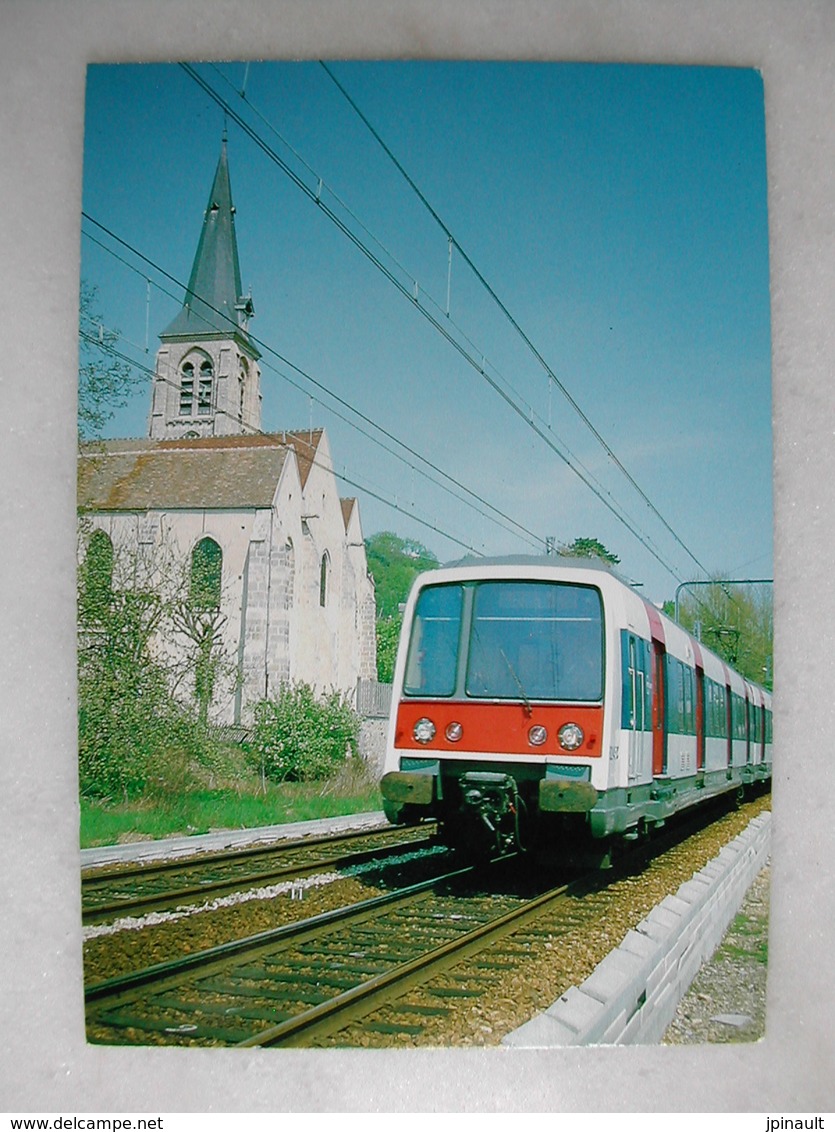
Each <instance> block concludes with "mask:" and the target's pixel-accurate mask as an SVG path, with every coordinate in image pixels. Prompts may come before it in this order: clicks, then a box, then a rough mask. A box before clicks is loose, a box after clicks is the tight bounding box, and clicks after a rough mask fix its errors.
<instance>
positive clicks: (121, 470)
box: [78, 430, 322, 511]
mask: <svg viewBox="0 0 835 1132" xmlns="http://www.w3.org/2000/svg"><path fill="white" fill-rule="evenodd" d="M321 436H322V433H321V430H319V431H314V432H312V433H309V432H280V433H267V434H260V433H259V434H257V435H254V436H213V437H206V438H202V439H194V440H160V441H153V440H107V441H101V442H94V443H92V444H87V445H84V446H83V448H82V450H81V453H80V456H79V461H78V506H79V508H80V509H81V510H83V511H144V510H148V509H154V510H157V509H159V510H164V509H172V510H174V509H192V508H209V509H213V508H230V509H237V508H244V507H246V508H248V507H269V506H270V505H271V504H272V501H273V497H274V495H275V489H276V486H277V484H278V480H279V477H280V476H281V471H282V468H283V467H284V461H285V459H286V458H287V453H288V451H289V450H290V449H291V448H292V449H293V450H294V451H295V453H296V458H297V461H298V465H299V474H300V477H301V481H302V486H304V484H305V482H306V481H307V477H308V474H309V472H310V468H311V465H312V463H313V460H314V459H315V456H316V449H317V447H318V445H319V441H320V439H321Z"/></svg>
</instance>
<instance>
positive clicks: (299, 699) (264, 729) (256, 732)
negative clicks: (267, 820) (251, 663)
mask: <svg viewBox="0 0 835 1132" xmlns="http://www.w3.org/2000/svg"><path fill="white" fill-rule="evenodd" d="M358 743H359V717H358V716H357V713H356V712H355V711H354V710H353V708H352V707H351V705H350V704H349V703H348V700H347V698H346V697H345V696H344V695H343V694H342V693H340V692H337V691H332V692H329V693H328V694H327V695H325V696H323V697H322V698H321V699H317V697H316V693H315V692H314V690H313V688H311V686H310V685H309V684H304V683H301V682H298V683H294V684H283V685H282V687H281V690H280V692H279V694H278V696H277V698H275V699H269V700H261V701H260V702H259V703H257V704H256V705H255V726H254V728H253V732H252V738H251V740H250V741H249V742H248V744H247V747H248V750H249V752H250V755H251V757H252V759H253V762H254V763H256V764H257V766H258V768H259V769H260V771H261V773H262V774H263V776H264V777H266V778H269V779H271V780H272V781H274V782H287V781H289V782H308V781H311V780H315V779H324V778H329V777H330V776H331V775H332V774H333V773H334V772H335V771H337V770H338V769H339V768H340V767H341V766H342V765H343V764H344V762H345V760H346V758H350V757H352V756H355V755H356V754H357V752H358Z"/></svg>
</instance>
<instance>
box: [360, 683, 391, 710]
mask: <svg viewBox="0 0 835 1132" xmlns="http://www.w3.org/2000/svg"><path fill="white" fill-rule="evenodd" d="M390 707H391V684H381V683H380V682H379V680H363V679H362V678H360V679H359V680H357V714H358V715H359V716H361V717H362V718H363V719H387V718H388V714H389V708H390Z"/></svg>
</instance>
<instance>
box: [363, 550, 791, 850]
mask: <svg viewBox="0 0 835 1132" xmlns="http://www.w3.org/2000/svg"><path fill="white" fill-rule="evenodd" d="M771 767H772V698H771V694H770V693H769V692H768V691H767V690H766V689H765V688H764V687H762V686H760V685H758V684H755V683H753V682H752V681H750V680H748V679H746V678H745V677H743V676H742V675H740V674H739V673H738V672H736V671H734V670H733V669H732V668H731V667H729V665H728V664H727V663H726V662H725V661H724V660H723V659H722V658H721V657H719V656H717V655H716V654H715V653H714V652H712V651H710V650H709V649H707V648H706V647H705V646H704V645H703V644H702V643H701V642H700V641H698V640H697V639H696V638H695V637H693V636H692V635H690V634H689V633H687V632H686V631H685V630H684V629H683V628H682V627H681V626H680V625H678V624H676V623H675V622H674V621H672V620H671V619H670V618H668V617H666V616H665V615H664V614H663V613H662V612H660V611H659V609H657V608H656V606H654V605H653V604H652V603H651V602H649V601H647V600H646V599H645V598H644V597H643V596H642V595H641V594H640V593H639V592H638V591H637V590H636V589H634V588H633V587H632V586H630V585H628V584H627V583H626V582H625V581H623V580H622V579H621V578H620V577H619V576H618V575H617V574H616V573H615V572H614V571H613V570H612V569H610V568H609V567H608V566H607V565H606V564H605V563H603V562H602V561H598V560H595V559H576V558H574V559H566V558H560V557H557V556H553V555H550V556H543V557H533V556H517V557H512V558H493V559H486V558H474V559H463V560H461V561H460V562H457V563H453V564H451V565H450V566H445V567H441V568H439V569H436V570H431V571H428V572H426V573H423V574H421V575H419V576H418V577H417V579H416V580H415V582H414V584H413V586H412V590H411V592H410V595H409V598H408V601H407V603H406V607H405V610H404V615H403V626H402V630H401V635H400V642H399V646H398V653H397V659H396V662H395V672H394V682H393V688H392V706H391V714H390V718H389V727H388V738H387V745H386V755H385V764H384V767H383V775H382V778H381V782H380V788H381V793H382V796H383V806H384V810H385V814H386V816H387V818H388V820H389V821H390V822H391V823H392V824H394V825H403V824H416V823H420V822H423V821H426V820H430V819H434V820H435V821H436V822H437V823H438V831H439V836H440V838H441V839H442V840H443V841H444V842H445V843H447V844H448V845H450V846H452V847H455V848H458V849H467V850H473V851H478V852H486V853H499V854H500V853H505V852H512V851H519V850H522V851H530V850H536V849H553V850H556V851H558V852H563V853H565V854H570V852H571V851H572V850H575V849H579V848H581V847H582V848H585V849H586V850H588V849H589V848H595V849H598V850H599V851H600V854H601V859H603V858H604V857H605V856H606V854H607V853H609V851H610V848H611V847H612V846H613V845H615V844H620V845H622V844H623V843H625V842H628V841H633V840H637V839H641V838H644V837H646V836H649V835H650V834H651V833H652V832H653V831H655V830H657V829H660V828H661V827H663V826H664V825H665V823H667V822H668V820H669V819H670V818H671V817H672V816H673V815H675V814H677V813H679V812H681V811H683V810H686V809H690V808H691V807H694V806H699V805H702V804H704V803H706V802H708V800H710V799H718V798H719V796H721V795H727V796H729V797H728V800H729V801H732V802H735V801H737V800H739V799H741V798H742V796H743V795H744V793H746V792H749V791H754V790H756V789H758V788H763V789H767V788H768V786H769V784H770V779H771Z"/></svg>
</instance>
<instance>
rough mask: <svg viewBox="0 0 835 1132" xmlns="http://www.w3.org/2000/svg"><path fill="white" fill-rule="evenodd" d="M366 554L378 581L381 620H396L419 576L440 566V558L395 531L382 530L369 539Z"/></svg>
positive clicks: (372, 573) (376, 583) (376, 581)
mask: <svg viewBox="0 0 835 1132" xmlns="http://www.w3.org/2000/svg"><path fill="white" fill-rule="evenodd" d="M365 554H366V559H367V561H368V570H369V573H370V574H371V576H372V577H373V579H374V586H375V591H376V598H377V617H378V618H380V617H396V616H397V615H398V612H399V609H400V606H401V604H402V603H403V602H405V600H406V598H407V597H408V596H409V590H410V589H411V586H412V582H413V581H414V580H415V578H416V577H417V576H418V574H422V573H423V572H424V570H434V569H435V567H436V566H437V565H438V559H437V558H436V557H435V555H434V554H433V553H432V551H431V550H427V548H426V547H425V546H423V544H422V543H419V542H415V541H414V540H413V539H404V538H400V537H399V536H398V535H395V534H393V533H392V532H391V531H380V532H379V533H378V534H376V535H371V537H370V538H367V539H366V540H365Z"/></svg>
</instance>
